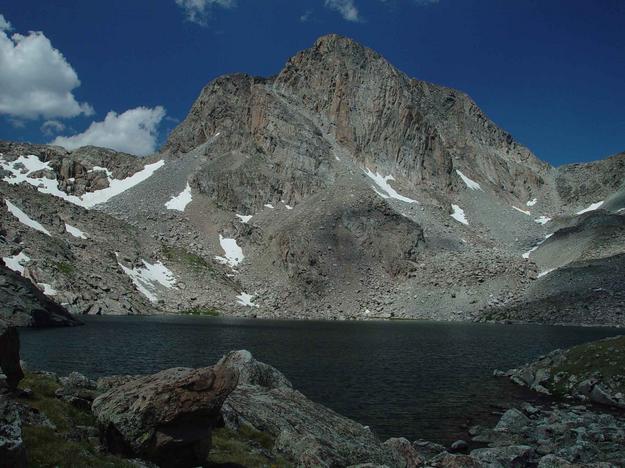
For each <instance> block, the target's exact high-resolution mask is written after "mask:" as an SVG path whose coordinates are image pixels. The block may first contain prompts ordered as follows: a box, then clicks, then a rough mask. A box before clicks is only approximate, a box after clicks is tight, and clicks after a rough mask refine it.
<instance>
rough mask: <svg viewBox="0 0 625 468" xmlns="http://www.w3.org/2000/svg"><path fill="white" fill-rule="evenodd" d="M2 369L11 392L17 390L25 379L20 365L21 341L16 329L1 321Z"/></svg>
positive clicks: (0, 357) (0, 363) (0, 351)
mask: <svg viewBox="0 0 625 468" xmlns="http://www.w3.org/2000/svg"><path fill="white" fill-rule="evenodd" d="M0 369H2V373H4V375H5V376H6V385H7V387H8V388H9V390H15V388H16V387H17V384H18V383H19V382H20V380H22V379H23V378H24V372H22V366H21V365H20V339H19V336H18V334H17V330H16V329H15V327H11V326H8V325H7V324H6V322H4V321H2V320H0Z"/></svg>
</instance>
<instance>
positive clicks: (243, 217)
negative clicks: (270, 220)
mask: <svg viewBox="0 0 625 468" xmlns="http://www.w3.org/2000/svg"><path fill="white" fill-rule="evenodd" d="M235 216H236V217H237V218H239V219H240V220H241V222H242V223H243V224H247V223H249V221H250V219H252V215H241V214H236V215H235Z"/></svg>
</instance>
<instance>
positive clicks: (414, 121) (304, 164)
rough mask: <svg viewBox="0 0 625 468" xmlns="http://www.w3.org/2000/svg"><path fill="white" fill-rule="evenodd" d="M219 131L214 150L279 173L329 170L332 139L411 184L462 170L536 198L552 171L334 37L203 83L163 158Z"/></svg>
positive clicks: (450, 100) (462, 105) (438, 186)
mask: <svg viewBox="0 0 625 468" xmlns="http://www.w3.org/2000/svg"><path fill="white" fill-rule="evenodd" d="M222 131H223V132H222ZM217 133H219V134H220V136H221V142H220V143H217V144H216V145H215V146H214V147H213V151H215V150H217V151H219V150H222V149H223V150H224V151H233V150H234V149H235V148H236V150H238V151H241V152H244V153H248V154H255V153H260V154H262V155H265V156H266V157H268V158H270V159H271V160H272V161H273V162H275V164H276V165H278V169H281V168H283V167H284V166H287V167H286V168H285V170H286V169H288V166H291V167H296V168H298V169H300V170H308V171H309V172H311V173H312V174H315V175H319V173H320V172H323V171H324V169H323V166H324V161H325V160H326V159H327V158H328V153H329V148H328V145H327V144H324V141H323V140H324V139H323V138H322V137H323V135H329V136H331V137H332V138H333V139H334V140H335V141H336V143H337V144H338V145H340V146H341V147H342V148H343V149H345V150H346V151H347V152H349V154H350V156H351V157H352V158H353V159H354V160H355V161H357V162H359V163H360V164H362V165H367V166H371V167H374V168H379V169H380V170H384V171H386V172H387V173H389V172H392V173H394V174H400V175H402V176H403V177H405V178H406V179H407V180H409V181H410V182H411V183H413V184H415V185H419V186H422V187H424V188H431V189H434V190H443V191H448V190H454V189H457V188H459V187H458V178H457V176H456V175H455V173H454V170H455V169H459V170H461V171H462V172H464V173H466V174H467V175H468V176H472V175H473V176H477V175H479V176H482V180H484V182H487V183H488V186H489V187H490V188H491V189H492V190H494V191H498V192H502V193H505V194H508V195H510V196H513V197H515V198H517V199H526V198H527V197H531V196H532V194H534V193H538V192H539V191H540V190H541V188H542V186H543V185H544V183H545V180H544V175H545V174H546V173H548V172H549V171H550V169H551V168H550V167H549V166H548V165H547V164H545V163H542V162H541V161H539V160H538V159H537V158H536V157H535V156H534V155H533V154H532V153H531V152H530V151H529V150H527V149H526V148H524V147H522V146H520V145H519V144H517V143H516V142H515V141H514V140H513V139H512V137H511V136H510V135H509V134H508V133H506V132H505V131H503V130H501V129H500V128H498V127H497V126H496V125H495V124H494V123H493V122H491V121H490V120H489V119H488V118H487V117H486V116H485V115H484V114H483V113H482V112H481V111H480V109H479V108H478V107H477V106H476V105H475V103H474V102H473V101H472V100H471V99H470V98H469V97H468V96H466V95H465V94H464V93H461V92H459V91H456V90H453V89H449V88H444V87H441V86H436V85H433V84H430V83H426V82H423V81H417V80H414V79H411V78H409V77H407V76H406V75H404V74H403V73H401V72H400V71H398V70H397V69H395V68H394V67H393V66H392V65H391V64H389V63H388V62H387V61H386V60H385V59H384V58H382V57H381V56H380V55H378V54H377V53H375V52H373V51H372V50H369V49H367V48H365V47H363V46H361V45H359V44H357V43H355V42H353V41H352V40H350V39H347V38H344V37H340V36H336V35H330V36H324V37H322V38H320V39H319V40H317V41H316V43H315V44H314V45H313V47H312V48H310V49H307V50H305V51H303V52H300V53H298V54H297V55H295V56H294V57H292V58H291V59H290V60H289V61H288V63H287V64H286V65H285V67H284V69H283V70H282V71H281V72H280V73H279V74H278V75H277V76H276V77H275V78H271V79H259V78H252V77H250V76H246V75H233V76H227V77H222V78H219V79H217V80H215V81H214V82H212V83H211V84H209V85H208V86H206V87H205V88H204V89H203V90H202V93H201V94H200V96H199V98H198V99H197V101H196V102H195V103H194V105H193V107H192V109H191V111H190V113H189V115H188V117H187V118H186V119H185V121H184V122H182V123H181V124H180V125H179V126H178V128H176V129H175V130H174V131H173V132H172V134H171V136H170V138H169V140H168V141H167V143H166V145H165V147H164V151H166V152H173V153H179V152H188V151H190V150H191V149H193V148H196V147H198V146H199V145H201V144H204V143H206V142H207V141H208V140H209V139H210V138H211V137H213V136H214V135H215V134H217ZM286 175H288V176H290V174H286ZM311 183H312V181H307V182H304V185H310V184H311ZM301 193H302V189H301V188H300V190H299V191H297V194H299V195H301ZM304 193H305V191H304ZM287 195H288V194H287Z"/></svg>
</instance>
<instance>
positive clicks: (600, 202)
mask: <svg viewBox="0 0 625 468" xmlns="http://www.w3.org/2000/svg"><path fill="white" fill-rule="evenodd" d="M603 202H604V201H603V200H601V201H598V202H597V203H593V204H592V205H590V206H589V207H588V208H584V209H583V210H581V211H578V212H577V213H576V214H578V215H581V214H584V213H588V212H589V211H595V210H597V209H599V208H601V205H603Z"/></svg>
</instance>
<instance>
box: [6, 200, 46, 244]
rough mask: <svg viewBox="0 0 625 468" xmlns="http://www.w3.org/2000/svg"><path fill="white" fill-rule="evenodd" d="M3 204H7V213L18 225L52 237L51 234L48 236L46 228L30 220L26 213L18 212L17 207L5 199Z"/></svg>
mask: <svg viewBox="0 0 625 468" xmlns="http://www.w3.org/2000/svg"><path fill="white" fill-rule="evenodd" d="M4 202H5V203H6V204H7V208H8V209H9V212H10V213H11V214H12V215H13V216H15V217H16V218H17V219H18V220H19V222H20V223H22V224H23V225H25V226H28V227H29V228H31V229H34V230H36V231H39V232H42V233H44V234H45V235H47V236H52V234H50V232H49V231H48V230H47V229H46V228H44V227H43V226H42V225H41V224H40V223H38V222H37V221H35V220H34V219H32V218H31V217H30V216H28V215H27V214H26V213H24V212H23V211H22V210H20V209H19V208H18V207H17V206H15V205H14V204H13V203H11V202H10V201H9V200H7V199H6V198H5V199H4Z"/></svg>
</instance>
